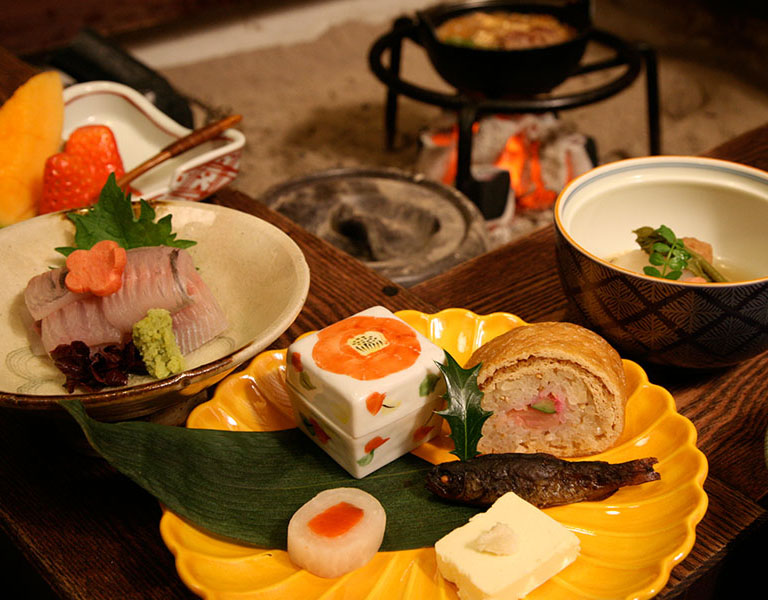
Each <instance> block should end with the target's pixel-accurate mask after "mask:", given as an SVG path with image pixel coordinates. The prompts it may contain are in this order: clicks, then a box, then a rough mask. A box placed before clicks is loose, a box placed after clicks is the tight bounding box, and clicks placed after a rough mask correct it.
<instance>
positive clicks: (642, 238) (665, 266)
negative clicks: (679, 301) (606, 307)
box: [633, 225, 728, 282]
mask: <svg viewBox="0 0 768 600" xmlns="http://www.w3.org/2000/svg"><path fill="white" fill-rule="evenodd" d="M633 233H634V234H635V236H637V243H638V244H639V245H640V247H641V248H642V249H643V250H644V251H645V252H646V253H647V254H648V262H650V263H651V265H654V266H647V267H643V272H644V273H645V274H646V275H649V276H651V277H661V278H662V279H672V280H676V279H680V276H681V275H682V274H683V270H685V269H688V270H689V271H691V272H692V273H693V274H694V275H695V276H697V277H702V278H703V279H704V280H706V281H719V282H724V281H728V280H727V279H726V278H725V277H723V275H722V274H721V273H720V272H719V271H718V270H717V269H715V267H714V266H713V265H712V264H711V263H710V262H709V261H707V260H706V259H705V258H704V257H703V256H701V254H699V253H698V252H695V251H693V250H691V249H690V248H688V247H687V246H686V245H685V243H684V242H683V240H682V239H681V238H678V237H677V236H676V235H675V233H674V232H673V231H672V230H671V229H670V228H669V227H667V226H666V225H662V226H661V227H658V228H656V229H653V228H652V227H640V228H639V229H635V230H634V231H633Z"/></svg>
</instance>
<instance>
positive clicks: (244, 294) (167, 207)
mask: <svg viewBox="0 0 768 600" xmlns="http://www.w3.org/2000/svg"><path fill="white" fill-rule="evenodd" d="M150 205H151V206H152V207H153V208H154V209H155V212H156V216H157V218H158V219H160V218H162V217H163V216H165V215H167V214H170V215H171V216H172V227H173V231H174V232H176V233H177V235H178V239H189V240H194V241H196V242H197V243H196V244H195V245H194V246H192V247H190V248H189V249H188V252H189V253H190V254H191V255H192V257H193V259H194V261H195V266H196V268H197V270H198V272H199V273H200V275H201V277H202V278H203V280H204V281H205V282H206V284H207V285H208V287H209V288H210V289H211V291H212V292H213V294H214V296H215V297H216V298H217V299H218V301H219V303H220V304H221V306H222V308H223V309H224V312H225V313H226V316H227V319H228V322H229V327H228V329H227V330H226V331H225V332H224V333H223V334H222V335H220V336H218V337H217V338H215V339H213V340H211V341H210V342H208V343H207V344H205V345H204V346H202V347H201V348H198V349H197V350H195V351H194V352H192V353H190V354H188V355H187V356H186V357H185V362H186V366H187V370H186V371H184V372H183V373H180V374H178V375H175V376H172V377H169V378H167V379H162V380H155V379H151V378H149V377H134V376H132V377H131V379H130V381H129V384H128V385H127V386H124V387H117V388H107V389H105V390H102V391H99V392H93V393H77V392H76V393H75V394H74V395H75V396H76V397H77V398H78V399H80V400H81V401H82V402H83V403H84V404H85V406H86V407H87V408H88V409H89V412H90V413H91V414H92V415H93V416H95V417H97V418H101V419H103V420H120V419H130V418H136V417H142V416H145V415H148V414H150V413H155V412H157V411H158V410H160V409H161V408H162V407H164V406H169V407H172V406H173V405H174V404H177V403H178V402H179V398H180V397H182V398H183V397H187V398H188V397H190V396H192V395H194V394H196V393H197V392H199V391H201V390H202V389H204V388H205V387H207V386H209V385H211V384H212V383H214V382H216V381H218V380H220V379H221V378H222V377H224V376H225V375H226V374H227V373H228V372H229V371H231V370H232V369H233V368H235V367H237V366H238V365H240V364H242V363H243V362H245V361H246V360H248V359H250V358H252V357H254V356H255V355H256V354H257V353H259V352H260V351H261V350H263V349H264V348H266V347H267V346H268V345H269V344H271V343H272V342H273V341H274V340H275V339H277V338H278V337H279V336H280V335H281V334H282V333H283V332H284V331H285V330H286V329H287V328H288V327H289V326H290V324H291V323H292V322H293V320H294V319H295V318H296V316H297V315H298V314H299V311H300V310H301V308H302V307H303V305H304V302H305V300H306V297H307V292H308V290H309V267H308V266H307V263H306V261H305V259H304V255H303V254H302V252H301V250H300V248H299V247H298V246H297V245H296V243H295V242H294V241H293V240H292V239H290V238H289V237H288V236H287V235H286V234H285V233H283V232H282V231H281V230H279V229H278V228H277V227H274V226H273V225H271V224H269V223H267V222H266V221H264V220H262V219H259V218H257V217H254V216H252V215H248V214H246V213H243V212H240V211H237V210H233V209H230V208H225V207H221V206H216V205H211V204H201V203H196V202H187V201H151V202H150ZM66 215H67V213H65V212H59V213H52V214H49V215H43V216H40V217H35V218H34V219H30V220H28V221H22V222H21V223H18V224H16V225H12V226H10V227H6V228H3V229H0V256H2V261H3V269H4V270H3V285H2V286H0V326H2V330H3V335H2V336H0V356H2V357H3V359H2V360H1V361H0V407H12V408H22V409H31V410H50V409H58V410H61V409H60V407H58V405H57V402H58V401H59V400H60V399H62V398H67V397H72V395H68V394H66V392H65V390H64V388H63V385H62V384H63V382H64V376H63V375H62V374H61V373H60V372H59V371H58V369H57V368H56V367H55V366H54V364H53V362H52V361H51V360H50V358H48V357H47V356H45V355H43V356H40V355H39V354H36V353H35V352H33V349H34V348H35V346H36V345H38V344H39V341H38V340H37V334H36V333H34V332H33V330H32V323H31V317H30V316H29V314H28V312H27V310H26V307H25V305H24V300H23V291H24V288H25V287H26V284H27V282H28V281H29V279H30V278H32V277H33V276H35V275H37V274H39V273H42V272H44V271H45V270H46V269H48V268H50V267H52V266H61V265H62V264H63V261H64V258H63V256H62V255H61V254H59V253H57V252H56V251H55V248H56V247H59V246H70V245H72V243H73V236H74V225H73V223H72V222H71V221H70V220H69V219H68V218H67V216H66ZM61 412H62V413H63V411H61Z"/></svg>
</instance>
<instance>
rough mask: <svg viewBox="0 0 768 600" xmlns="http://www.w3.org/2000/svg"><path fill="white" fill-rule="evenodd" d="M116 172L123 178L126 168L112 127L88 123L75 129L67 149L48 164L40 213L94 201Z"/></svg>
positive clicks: (52, 158) (89, 203)
mask: <svg viewBox="0 0 768 600" xmlns="http://www.w3.org/2000/svg"><path fill="white" fill-rule="evenodd" d="M113 172H114V174H115V177H121V176H122V175H124V174H125V169H124V168H123V161H122V159H121V158H120V153H119V152H118V150H117V143H116V142H115V137H114V135H113V134H112V131H111V130H110V129H109V127H106V126H104V125H86V126H84V127H80V128H78V129H76V130H75V131H73V132H72V134H71V135H70V136H69V139H68V140H67V143H66V145H65V146H64V152H59V153H58V154H54V155H53V156H51V157H49V158H48V160H47V161H46V163H45V170H44V172H43V194H42V197H41V198H40V204H39V205H38V213H39V214H44V213H48V212H53V211H57V210H65V209H71V208H81V207H84V206H90V205H91V204H94V203H95V202H96V201H97V200H98V198H99V193H100V192H101V188H102V187H104V184H105V183H106V181H107V177H109V174H110V173H113Z"/></svg>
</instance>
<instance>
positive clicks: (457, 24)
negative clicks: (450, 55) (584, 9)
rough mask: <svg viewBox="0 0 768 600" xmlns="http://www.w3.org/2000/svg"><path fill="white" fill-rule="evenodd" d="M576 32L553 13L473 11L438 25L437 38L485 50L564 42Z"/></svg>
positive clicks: (517, 48) (457, 44)
mask: <svg viewBox="0 0 768 600" xmlns="http://www.w3.org/2000/svg"><path fill="white" fill-rule="evenodd" d="M575 34H576V30H575V29H574V28H573V27H571V26H570V25H566V24H564V23H561V22H560V21H558V20H557V19H556V18H555V17H553V16H552V15H547V14H534V13H517V12H503V11H498V12H483V11H472V12H469V13H465V14H463V15H459V16H458V17H454V18H452V19H448V20H447V21H445V22H444V23H442V24H440V25H439V26H438V27H437V37H438V39H439V40H440V41H441V42H443V43H446V44H453V45H456V46H467V47H471V48H482V49H485V50H521V49H525V48H536V47H539V46H551V45H554V44H561V43H563V42H566V41H568V40H569V39H571V38H572V37H574V35H575Z"/></svg>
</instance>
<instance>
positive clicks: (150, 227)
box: [56, 173, 197, 256]
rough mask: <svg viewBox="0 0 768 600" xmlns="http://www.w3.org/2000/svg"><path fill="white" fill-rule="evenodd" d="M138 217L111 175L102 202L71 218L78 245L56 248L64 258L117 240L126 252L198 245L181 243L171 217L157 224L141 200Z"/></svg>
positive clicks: (113, 175)
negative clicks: (99, 243)
mask: <svg viewBox="0 0 768 600" xmlns="http://www.w3.org/2000/svg"><path fill="white" fill-rule="evenodd" d="M139 203H140V212H139V216H138V217H136V216H135V215H134V212H133V203H132V202H131V196H130V194H129V195H128V196H126V195H125V194H124V193H123V190H122V189H120V186H118V185H117V181H116V180H115V174H114V173H111V174H110V175H109V178H108V179H107V182H106V183H105V184H104V187H103V188H102V189H101V193H100V194H99V201H98V202H97V203H96V204H94V205H93V206H91V207H90V208H89V209H88V210H87V211H86V212H85V213H76V212H72V213H69V214H68V215H67V217H68V218H69V220H70V221H72V222H73V223H74V224H75V246H74V247H61V248H56V251H57V252H60V253H61V254H63V255H64V256H69V255H70V254H71V253H72V252H74V251H75V250H88V249H89V248H91V247H92V246H93V245H94V244H96V243H98V242H101V241H103V240H113V241H115V242H117V243H118V244H120V246H122V247H123V248H125V249H126V250H130V249H131V248H140V247H143V246H173V247H175V248H189V247H190V246H194V245H195V244H196V243H197V242H193V241H192V240H177V239H176V234H175V233H172V232H171V215H166V216H165V217H163V218H162V219H160V220H158V221H155V210H154V209H153V208H152V207H151V206H150V205H149V204H148V203H147V202H146V201H144V200H140V201H139Z"/></svg>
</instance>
